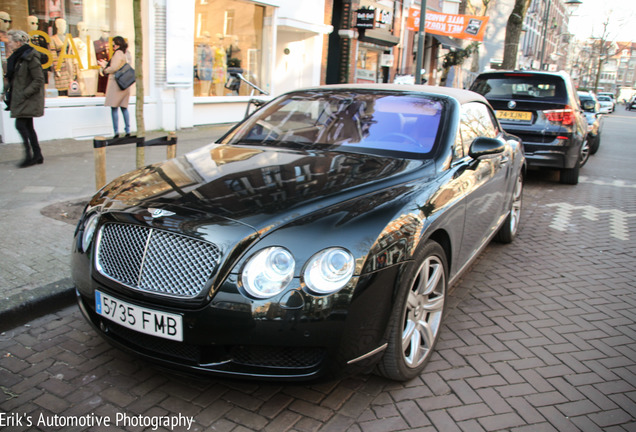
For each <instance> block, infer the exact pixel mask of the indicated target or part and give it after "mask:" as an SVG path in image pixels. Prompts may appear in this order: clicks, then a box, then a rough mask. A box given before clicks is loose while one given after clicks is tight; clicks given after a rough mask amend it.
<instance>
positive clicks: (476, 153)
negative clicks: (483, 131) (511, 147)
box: [468, 137, 505, 159]
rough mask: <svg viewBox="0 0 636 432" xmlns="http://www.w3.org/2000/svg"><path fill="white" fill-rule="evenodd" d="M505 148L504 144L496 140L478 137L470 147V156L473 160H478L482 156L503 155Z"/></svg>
mask: <svg viewBox="0 0 636 432" xmlns="http://www.w3.org/2000/svg"><path fill="white" fill-rule="evenodd" d="M504 148H505V146H504V144H503V143H502V142H501V141H499V140H498V139H496V138H486V137H478V138H475V140H474V141H473V143H472V144H471V145H470V150H469V151H468V154H469V155H470V157H471V158H473V159H477V158H480V157H482V156H489V155H494V154H500V153H503V151H504Z"/></svg>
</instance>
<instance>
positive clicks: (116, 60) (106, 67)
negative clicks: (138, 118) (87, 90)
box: [98, 36, 130, 138]
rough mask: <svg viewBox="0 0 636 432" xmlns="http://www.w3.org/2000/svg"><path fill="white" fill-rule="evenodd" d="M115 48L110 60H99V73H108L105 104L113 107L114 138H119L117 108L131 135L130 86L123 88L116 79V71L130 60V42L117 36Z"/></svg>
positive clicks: (114, 43) (127, 131)
mask: <svg viewBox="0 0 636 432" xmlns="http://www.w3.org/2000/svg"><path fill="white" fill-rule="evenodd" d="M113 48H114V50H115V52H114V53H113V57H112V58H111V59H110V61H108V62H106V60H98V63H99V65H100V66H101V68H100V70H99V73H100V74H101V75H108V83H107V84H106V100H105V101H104V106H108V107H110V109H111V115H112V118H113V131H114V133H115V135H114V138H119V115H118V113H117V108H120V109H121V113H122V116H123V117H124V131H125V132H126V136H130V116H129V115H128V99H129V98H130V87H128V88H126V89H123V90H122V89H121V88H120V87H119V85H118V84H117V82H116V81H115V72H117V71H118V70H120V69H121V68H122V67H124V65H126V64H127V63H128V62H129V59H128V57H129V55H130V54H129V53H128V44H127V43H126V41H125V40H124V38H123V37H121V36H115V37H114V38H113Z"/></svg>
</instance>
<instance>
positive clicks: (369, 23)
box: [356, 8, 375, 29]
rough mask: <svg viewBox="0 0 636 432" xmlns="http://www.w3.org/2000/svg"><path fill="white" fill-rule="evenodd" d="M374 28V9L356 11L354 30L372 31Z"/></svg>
mask: <svg viewBox="0 0 636 432" xmlns="http://www.w3.org/2000/svg"><path fill="white" fill-rule="evenodd" d="M374 27H375V9H369V8H362V9H358V10H357V11H356V28H359V29H372V28H374Z"/></svg>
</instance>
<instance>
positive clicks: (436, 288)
mask: <svg viewBox="0 0 636 432" xmlns="http://www.w3.org/2000/svg"><path fill="white" fill-rule="evenodd" d="M408 271H409V273H408V274H407V275H406V277H405V278H404V279H403V281H402V282H401V284H400V288H399V291H398V298H397V301H396V302H395V306H394V307H393V312H392V314H391V320H390V322H389V341H388V346H387V349H386V351H385V352H384V355H383V357H382V359H381V360H380V362H379V364H378V368H377V370H378V373H379V374H380V375H382V376H384V377H386V378H389V379H392V380H397V381H406V380H409V379H412V378H414V377H416V376H418V375H419V374H420V373H421V372H422V370H424V367H425V366H426V363H428V361H429V359H430V358H431V356H432V355H433V349H434V348H435V345H436V343H437V340H438V339H439V333H440V330H441V327H442V320H443V317H444V311H445V305H446V292H447V287H448V285H447V284H448V282H447V280H448V264H447V260H446V253H445V252H444V249H442V247H441V246H440V245H439V244H438V243H437V242H434V241H428V242H427V243H426V244H425V245H424V247H423V248H421V249H420V250H418V252H417V253H416V257H415V261H414V264H413V266H412V267H411V269H410V270H408Z"/></svg>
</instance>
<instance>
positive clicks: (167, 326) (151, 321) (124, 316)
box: [95, 291, 183, 341]
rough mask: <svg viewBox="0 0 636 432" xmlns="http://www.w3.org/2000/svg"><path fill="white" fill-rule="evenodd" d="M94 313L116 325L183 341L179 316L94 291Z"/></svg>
mask: <svg viewBox="0 0 636 432" xmlns="http://www.w3.org/2000/svg"><path fill="white" fill-rule="evenodd" d="M95 310H96V312H97V313H98V314H99V315H101V316H103V317H104V318H108V319H109V320H111V321H113V322H116V323H117V324H119V325H121V326H124V327H127V328H129V329H132V330H136V331H138V332H141V333H145V334H149V335H152V336H157V337H160V338H165V339H171V340H176V341H183V325H182V319H181V315H177V314H173V313H168V312H160V311H156V310H153V309H148V308H145V307H141V306H137V305H134V304H130V303H128V302H125V301H123V300H119V299H118V298H115V297H113V296H111V295H110V294H105V293H103V292H100V291H95Z"/></svg>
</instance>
